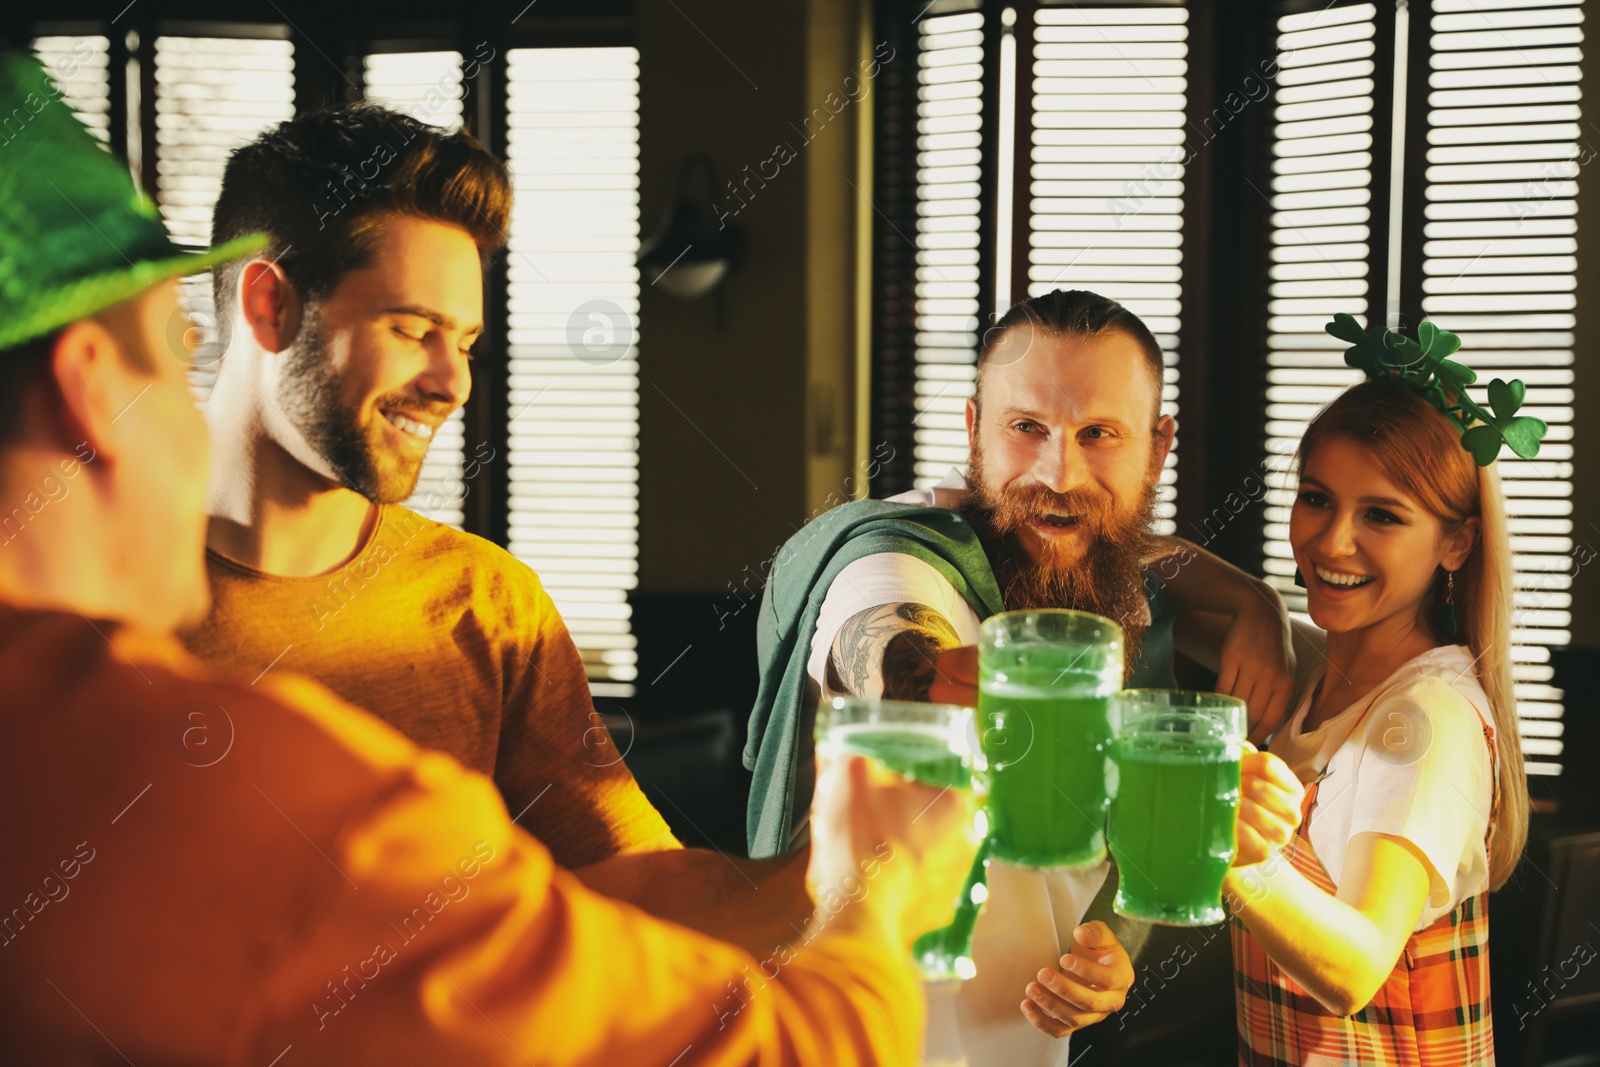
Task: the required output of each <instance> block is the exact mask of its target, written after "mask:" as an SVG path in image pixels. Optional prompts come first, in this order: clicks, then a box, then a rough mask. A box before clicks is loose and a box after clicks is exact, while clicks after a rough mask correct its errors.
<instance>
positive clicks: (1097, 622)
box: [978, 611, 1123, 867]
mask: <svg viewBox="0 0 1600 1067" xmlns="http://www.w3.org/2000/svg"><path fill="white" fill-rule="evenodd" d="M981 634H982V636H981V643H980V645H979V648H978V720H979V724H980V726H981V734H982V741H983V752H984V756H985V757H986V759H987V761H988V764H989V797H988V801H987V810H988V813H989V832H990V834H991V836H992V837H993V845H994V855H995V856H996V857H998V858H999V859H1003V860H1006V861H1008V862H1010V863H1016V864H1022V865H1024V866H1029V867H1090V866H1094V865H1095V864H1097V863H1099V862H1100V861H1101V860H1103V859H1104V858H1105V854H1106V840H1105V816H1106V806H1107V803H1108V797H1109V795H1110V794H1109V790H1108V788H1107V782H1106V757H1107V756H1108V755H1109V745H1110V743H1111V736H1112V735H1111V718H1110V701H1111V696H1112V694H1113V693H1115V692H1116V691H1117V690H1118V689H1120V688H1121V687H1122V648H1123V638H1122V628H1121V627H1119V626H1118V625H1117V624H1116V623H1114V622H1112V621H1111V620H1110V619H1105V618H1101V617H1100V616H1098V615H1090V614H1088V613H1087V612H1081V611H1008V612H1003V613H1001V614H999V615H995V616H992V617H991V618H989V619H987V620H985V621H984V624H983V627H982V630H981Z"/></svg>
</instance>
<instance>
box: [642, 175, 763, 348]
mask: <svg viewBox="0 0 1600 1067" xmlns="http://www.w3.org/2000/svg"><path fill="white" fill-rule="evenodd" d="M696 170H698V171H700V172H701V173H702V174H703V175H704V176H705V183H706V191H705V195H704V196H703V197H696V196H694V195H693V194H692V193H691V192H690V188H689V187H690V184H691V180H692V179H693V177H694V172H695V171H696ZM717 186H718V182H717V171H716V168H715V167H714V166H713V165H712V163H711V157H710V156H708V155H706V154H705V153H704V152H694V153H691V154H690V155H689V156H687V157H686V158H685V159H684V161H683V166H682V168H681V169H680V170H679V172H678V195H677V198H676V199H675V200H674V201H673V203H672V206H671V207H669V208H668V209H667V213H666V215H665V216H664V217H663V218H662V220H661V226H660V227H659V228H658V229H657V230H656V232H655V234H654V236H652V237H651V238H650V239H649V240H647V241H645V242H644V244H643V245H642V246H640V248H639V260H638V263H639V273H640V275H641V276H642V277H643V279H644V281H645V282H646V283H647V284H648V285H650V286H652V287H654V288H656V289H660V290H661V291H662V292H664V293H666V294H667V295H669V296H673V297H676V298H677V299H679V300H699V299H700V298H701V297H703V296H706V295H707V294H709V293H715V294H716V295H717V311H716V317H717V328H718V329H719V330H720V329H722V328H723V326H724V325H725V310H726V309H725V307H724V297H723V288H722V283H723V282H724V281H726V280H727V277H728V275H729V274H731V273H732V272H733V271H734V270H735V269H736V268H737V267H738V266H739V265H740V264H741V263H743V262H744V255H745V247H746V242H745V235H744V230H743V229H742V228H740V226H739V224H738V223H736V222H735V221H734V220H733V216H732V215H731V214H730V213H728V212H727V211H726V210H723V209H722V200H721V197H720V196H718V194H717ZM719 220H720V221H719Z"/></svg>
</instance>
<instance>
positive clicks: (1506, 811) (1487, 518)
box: [1299, 378, 1528, 889]
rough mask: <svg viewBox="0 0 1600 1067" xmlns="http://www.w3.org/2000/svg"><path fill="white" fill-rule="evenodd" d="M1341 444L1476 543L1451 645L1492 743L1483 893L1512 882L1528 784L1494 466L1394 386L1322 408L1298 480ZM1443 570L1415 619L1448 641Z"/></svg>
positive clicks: (1463, 574)
mask: <svg viewBox="0 0 1600 1067" xmlns="http://www.w3.org/2000/svg"><path fill="white" fill-rule="evenodd" d="M1333 437H1337V438H1342V439H1344V440H1348V441H1351V442H1353V443H1355V444H1357V445H1360V446H1361V447H1363V448H1365V449H1366V450H1367V451H1368V452H1369V453H1371V455H1372V457H1373V458H1374V459H1376V460H1377V461H1378V465H1379V466H1380V467H1382V468H1383V471H1384V473H1385V474H1387V475H1388V476H1389V479H1390V480H1391V481H1393V482H1394V483H1395V484H1396V485H1397V486H1399V487H1400V488H1401V489H1403V490H1404V491H1405V492H1406V494H1407V495H1409V496H1410V497H1411V498H1412V499H1414V500H1416V501H1417V502H1418V503H1419V504H1421V505H1422V506H1423V507H1424V508H1425V509H1427V510H1428V511H1429V512H1431V513H1432V514H1433V516H1434V517H1435V518H1437V519H1438V520H1439V525H1440V528H1441V531H1442V533H1443V534H1444V536H1446V537H1449V536H1451V535H1453V534H1455V533H1456V532H1457V531H1459V530H1460V529H1461V527H1462V524H1463V523H1465V522H1466V520H1468V519H1470V518H1477V520H1478V523H1479V529H1478V540H1477V543H1476V544H1475V545H1473V547H1472V551H1471V553H1470V554H1469V555H1468V556H1467V560H1466V562H1465V563H1464V564H1462V566H1461V569H1460V570H1459V571H1457V572H1456V575H1455V597H1454V601H1455V603H1454V607H1455V619H1456V626H1457V632H1456V634H1455V635H1454V637H1455V639H1456V640H1458V641H1460V642H1461V643H1463V644H1465V645H1466V646H1467V648H1468V649H1469V650H1470V651H1471V653H1472V662H1473V664H1474V667H1475V669H1476V671H1477V674H1478V682H1479V684H1481V685H1482V686H1483V691H1484V693H1485V694H1486V695H1487V696H1488V698H1489V710H1490V713H1491V714H1492V716H1493V718H1494V737H1495V749H1496V751H1495V767H1496V773H1495V805H1496V809H1497V810H1496V812H1495V813H1494V815H1495V833H1494V835H1493V839H1492V842H1491V847H1490V849H1489V886H1490V888H1491V889H1499V888H1500V887H1501V886H1502V885H1504V884H1505V882H1506V880H1507V879H1508V878H1510V877H1511V872H1512V871H1513V870H1515V869H1516V866H1517V861H1518V860H1519V859H1520V858H1521V856H1522V849H1523V846H1524V845H1525V844H1526V843H1527V840H1528V779H1527V774H1526V772H1525V771H1524V770H1523V766H1522V742H1521V739H1520V737H1519V736H1518V733H1517V702H1516V697H1515V695H1514V691H1513V688H1512V681H1511V539H1510V535H1509V533H1508V532H1507V529H1506V505H1505V497H1504V495H1503V494H1502V493H1501V491H1500V476H1499V475H1498V474H1497V473H1496V472H1495V469H1494V467H1493V465H1490V466H1488V467H1480V466H1478V464H1477V463H1476V462H1475V461H1474V460H1473V458H1472V455H1471V453H1469V452H1468V451H1467V450H1466V449H1465V448H1462V447H1461V431H1460V430H1459V429H1457V428H1456V426H1455V424H1454V423H1452V422H1451V421H1450V419H1448V418H1447V417H1446V416H1445V415H1443V414H1442V413H1441V412H1439V411H1438V410H1437V409H1436V408H1434V407H1433V405H1431V404H1429V403H1428V401H1426V400H1424V399H1423V398H1422V397H1420V396H1418V395H1417V394H1416V393H1413V392H1412V391H1411V390H1410V389H1408V388H1406V387H1405V386H1404V385H1401V384H1400V383H1398V382H1395V381H1392V380H1390V379H1384V378H1379V379H1376V380H1372V381H1366V382H1362V383H1361V384H1360V385H1357V386H1354V387H1352V388H1351V389H1349V390H1347V391H1346V392H1344V393H1343V394H1342V395H1340V396H1339V397H1338V398H1337V399H1335V400H1334V401H1333V403H1331V404H1329V405H1328V406H1327V408H1325V409H1324V410H1323V411H1322V412H1321V413H1320V414H1318V415H1317V417H1316V418H1315V419H1314V420H1313V421H1312V423H1311V425H1310V426H1309V427H1308V428H1307V429H1306V435H1305V437H1304V439H1303V440H1302V441H1301V442H1300V451H1299V462H1300V472H1301V473H1302V474H1303V473H1304V471H1305V461H1306V457H1307V456H1309V455H1310V454H1311V453H1312V452H1313V451H1314V450H1315V449H1316V447H1317V445H1319V444H1320V443H1321V442H1323V441H1325V440H1327V439H1329V438H1333ZM1446 577H1447V576H1446V574H1445V571H1444V568H1442V567H1441V568H1439V573H1438V574H1436V575H1435V576H1434V581H1433V584H1432V585H1431V586H1429V588H1428V592H1427V594H1426V595H1425V596H1424V597H1423V603H1422V609H1421V610H1422V618H1423V619H1424V620H1426V621H1427V622H1428V623H1429V625H1430V627H1431V628H1432V629H1433V630H1434V631H1435V632H1437V633H1439V634H1442V635H1443V636H1444V637H1445V638H1446V639H1450V638H1451V636H1452V635H1451V634H1450V632H1449V627H1448V626H1447V625H1445V624H1444V618H1445V606H1444V605H1445V583H1446Z"/></svg>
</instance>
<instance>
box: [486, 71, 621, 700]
mask: <svg viewBox="0 0 1600 1067" xmlns="http://www.w3.org/2000/svg"><path fill="white" fill-rule="evenodd" d="M507 64H508V85H507V89H508V92H509V97H508V128H507V134H508V141H507V163H508V165H509V166H510V169H511V173H512V178H513V181H514V183H515V201H514V206H513V211H512V219H511V230H510V247H509V251H508V256H507V273H508V276H509V284H510V293H509V322H508V338H507V340H508V342H509V351H510V359H511V368H510V393H509V398H508V400H509V404H510V414H509V418H510V424H511V425H510V449H509V451H510V455H509V457H507V462H509V464H510V480H511V500H510V525H511V539H510V549H511V551H512V552H513V553H514V554H516V555H517V556H518V557H519V558H521V559H523V560H525V561H526V562H527V563H528V564H529V566H531V567H533V569H534V570H535V571H537V572H538V573H539V576H540V577H541V579H542V580H543V582H544V585H545V588H546V589H547V590H548V591H549V593H550V596H551V598H552V599H553V600H554V601H555V603H556V606H557V607H558V608H559V609H560V611H561V614H562V616H563V617H564V618H565V619H566V622H567V627H568V629H569V630H570V631H571V632H572V637H573V640H574V641H575V642H576V644H577V646H578V649H579V651H580V652H582V654H583V658H584V664H585V666H586V668H587V670H588V673H589V680H590V688H591V690H592V691H593V692H594V694H595V695H596V696H620V697H626V696H631V695H632V694H633V684H632V683H633V680H634V678H635V676H636V674H637V654H636V651H635V640H634V636H633V632H632V625H631V611H630V608H629V605H628V603H627V594H628V591H629V590H630V589H632V588H634V586H635V585H636V584H637V576H638V569H639V565H638V558H639V551H638V543H639V531H638V525H639V520H638V514H639V441H638V433H639V362H638V358H639V350H638V343H637V342H638V330H639V325H638V324H639V318H638V316H639V271H638V268H637V267H636V266H635V259H636V257H637V256H638V251H639V56H638V51H637V50H636V49H633V48H627V47H606V48H521V49H513V50H511V51H510V52H509V54H508V55H507Z"/></svg>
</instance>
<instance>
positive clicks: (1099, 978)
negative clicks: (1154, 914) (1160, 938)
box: [1022, 922, 1133, 1037]
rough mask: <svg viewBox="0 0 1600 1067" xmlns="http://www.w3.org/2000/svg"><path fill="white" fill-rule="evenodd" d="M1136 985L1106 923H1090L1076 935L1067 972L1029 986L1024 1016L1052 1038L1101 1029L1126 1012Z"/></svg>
mask: <svg viewBox="0 0 1600 1067" xmlns="http://www.w3.org/2000/svg"><path fill="white" fill-rule="evenodd" d="M1132 985H1133V963H1132V961H1130V960H1129V959H1128V953H1127V952H1126V951H1125V950H1124V949H1123V947H1122V944H1121V943H1120V942H1119V941H1118V940H1117V939H1116V936H1115V935H1114V934H1112V932H1111V928H1110V927H1109V926H1107V925H1106V924H1105V923H1103V922H1087V923H1084V924H1083V925H1082V926H1080V927H1078V928H1077V929H1076V930H1074V931H1072V951H1071V952H1070V953H1068V954H1067V955H1065V956H1062V957H1061V969H1060V970H1058V971H1052V970H1049V969H1046V970H1042V971H1040V972H1039V980H1038V981H1037V982H1029V983H1028V988H1027V990H1026V992H1027V994H1028V999H1027V1000H1024V1001H1023V1002H1022V1014H1023V1016H1024V1017H1025V1018H1026V1019H1027V1020H1028V1021H1029V1022H1030V1023H1032V1024H1033V1025H1034V1027H1035V1028H1036V1029H1039V1030H1042V1031H1044V1032H1045V1033H1047V1034H1049V1035H1050V1036H1051V1037H1065V1036H1066V1035H1068V1034H1070V1033H1072V1031H1074V1030H1081V1029H1083V1028H1084V1027H1085V1026H1089V1025H1090V1024H1092V1023H1097V1022H1099V1021H1100V1020H1101V1019H1104V1018H1105V1017H1106V1016H1107V1015H1110V1014H1111V1013H1112V1012H1114V1011H1120V1010H1121V1009H1122V1005H1123V1003H1124V1002H1125V1001H1126V1000H1127V996H1128V989H1129V987H1130V986H1132Z"/></svg>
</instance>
